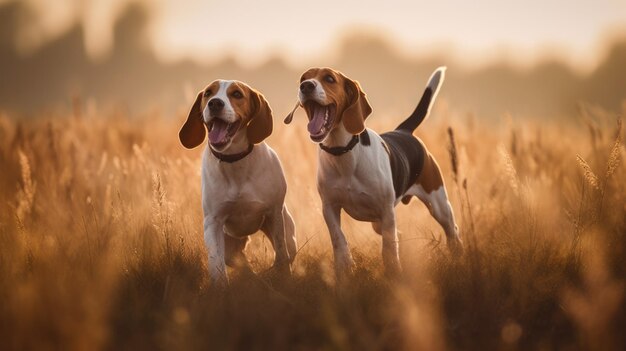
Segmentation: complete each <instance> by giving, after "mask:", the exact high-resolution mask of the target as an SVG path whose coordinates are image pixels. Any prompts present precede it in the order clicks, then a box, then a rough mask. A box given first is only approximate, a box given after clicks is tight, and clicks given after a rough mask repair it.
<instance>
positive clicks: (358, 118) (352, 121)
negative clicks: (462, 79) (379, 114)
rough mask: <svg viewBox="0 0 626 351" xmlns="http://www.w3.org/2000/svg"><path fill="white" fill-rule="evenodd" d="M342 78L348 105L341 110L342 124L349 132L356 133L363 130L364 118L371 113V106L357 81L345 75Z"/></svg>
mask: <svg viewBox="0 0 626 351" xmlns="http://www.w3.org/2000/svg"><path fill="white" fill-rule="evenodd" d="M344 79H345V83H344V84H345V86H344V89H345V91H346V95H347V97H348V106H347V107H346V109H345V110H344V111H343V117H342V118H343V120H342V121H343V126H344V127H345V128H346V130H347V131H348V132H349V133H351V134H354V135H357V134H360V133H361V132H363V131H364V130H365V119H366V118H367V116H369V115H370V114H371V113H372V107H371V106H370V103H369V101H367V97H366V96H365V93H364V92H363V90H362V89H361V86H360V85H359V82H357V81H354V80H351V79H349V78H347V77H344Z"/></svg>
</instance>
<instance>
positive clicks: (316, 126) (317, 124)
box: [307, 106, 327, 135]
mask: <svg viewBox="0 0 626 351" xmlns="http://www.w3.org/2000/svg"><path fill="white" fill-rule="evenodd" d="M326 108H327V107H326V106H315V107H314V108H313V118H311V121H309V124H308V126H307V128H308V129H309V133H310V134H312V135H317V134H319V133H320V131H321V130H322V127H323V126H324V116H325V115H326Z"/></svg>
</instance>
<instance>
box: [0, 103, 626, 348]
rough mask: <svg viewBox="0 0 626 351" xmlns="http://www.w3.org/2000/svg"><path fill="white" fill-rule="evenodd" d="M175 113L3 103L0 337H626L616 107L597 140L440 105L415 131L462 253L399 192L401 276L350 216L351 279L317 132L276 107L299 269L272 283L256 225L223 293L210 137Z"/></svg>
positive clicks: (210, 341) (421, 342) (247, 341)
mask: <svg viewBox="0 0 626 351" xmlns="http://www.w3.org/2000/svg"><path fill="white" fill-rule="evenodd" d="M179 117H180V118H179V119H180V120H182V115H181V116H179ZM588 118H592V117H588ZM277 119H278V118H277ZM392 119H393V118H391V117H389V118H388V120H387V121H386V122H385V121H383V119H382V118H381V117H374V118H372V119H371V121H370V126H371V127H373V129H375V130H386V129H388V128H390V127H392V126H393V125H395V124H396V122H397V121H396V120H393V121H391V120H392ZM179 122H180V121H179V120H178V119H175V118H171V119H167V118H161V117H159V116H155V115H150V116H127V115H126V114H125V113H122V112H118V113H110V114H105V113H95V112H93V111H91V112H90V111H86V112H85V111H82V109H81V110H79V112H75V113H74V114H73V115H69V116H67V115H54V114H53V113H50V114H49V115H46V116H44V117H40V118H37V119H31V120H17V119H14V118H12V117H11V116H1V117H0V170H1V171H0V199H2V201H1V202H0V348H1V349H3V350H10V349H64V350H72V349H81V350H82V349H212V350H213V349H215V350H220V349H244V350H254V349H262V350H267V349H276V350H279V349H294V350H310V349H329V350H330V349H337V350H344V349H354V350H381V349H404V350H469V349H475V350H485V349H500V350H529V349H594V350H597V349H607V350H608V349H623V348H624V347H626V337H625V335H626V334H624V333H623V330H624V328H625V327H626V307H625V306H626V304H625V302H624V298H625V296H624V294H625V292H624V279H625V278H626V259H625V258H624V257H625V254H626V252H625V249H626V244H625V242H626V240H625V239H626V238H625V233H626V201H625V200H626V185H625V183H624V179H626V171H625V170H624V165H623V159H624V156H625V150H624V146H623V144H622V143H621V140H622V139H621V136H622V135H623V131H622V130H621V129H619V128H616V127H615V125H614V119H611V118H604V117H603V118H599V117H598V118H597V119H596V120H595V121H594V127H593V128H594V129H593V133H591V137H590V134H589V130H588V128H587V127H586V125H585V123H584V121H583V120H582V119H580V118H572V119H571V120H570V121H567V123H565V122H564V121H560V122H558V121H553V122H549V121H542V122H523V121H511V122H509V124H508V125H507V124H506V123H499V124H494V123H493V122H486V121H481V120H480V119H476V118H463V117H456V116H453V115H444V116H443V117H442V116H439V117H437V118H432V119H431V120H429V121H427V122H426V123H425V124H424V125H423V126H421V127H420V128H419V130H418V132H417V134H418V135H419V136H420V137H421V138H422V139H423V140H424V141H425V143H426V144H427V145H428V147H429V148H430V150H431V152H432V153H433V154H434V155H435V156H436V158H437V159H438V160H439V163H440V165H441V166H442V168H443V172H444V174H445V176H446V178H447V179H446V180H447V184H448V188H449V189H448V192H449V194H450V196H451V202H452V204H453V206H454V208H455V212H456V214H457V219H458V222H459V225H460V227H461V233H462V235H463V239H464V241H465V245H466V250H465V255H464V256H463V257H462V258H460V259H452V258H451V257H450V256H449V254H448V252H447V250H446V249H445V245H442V235H443V232H442V230H441V228H440V227H439V226H438V225H437V224H436V222H435V221H434V220H433V219H432V218H431V217H430V216H429V215H428V214H427V210H426V208H425V207H424V205H422V204H421V203H419V202H418V201H416V200H414V201H413V202H411V203H410V204H409V205H408V206H404V205H400V206H399V207H398V222H399V224H398V228H399V232H400V240H401V259H402V261H403V262H402V264H403V267H404V274H403V276H402V277H401V278H400V279H399V280H398V281H388V280H387V279H386V278H385V277H384V275H383V274H382V271H383V270H382V265H381V259H380V257H379V252H380V250H379V246H380V245H381V239H380V237H379V236H377V235H376V234H374V233H373V231H372V230H371V228H370V227H369V225H366V224H363V223H357V222H354V221H352V220H350V219H348V218H347V217H344V218H345V220H344V222H345V224H344V228H345V231H346V233H347V236H348V240H349V243H350V245H351V249H352V251H353V253H354V256H355V259H356V262H357V269H356V273H355V275H354V277H353V278H351V281H350V282H349V284H348V286H347V287H346V288H339V287H337V286H335V282H334V276H333V270H332V254H331V245H330V241H329V238H328V234H327V232H326V229H325V225H324V224H323V220H322V216H321V211H320V201H319V198H318V196H317V193H316V190H315V173H316V167H317V166H316V152H317V150H316V147H315V146H314V145H312V144H311V143H310V142H308V141H307V138H306V136H305V135H304V133H303V132H304V126H303V125H302V123H303V122H302V121H297V122H296V123H295V124H296V125H295V127H290V128H287V127H285V126H282V125H278V123H277V125H276V131H275V133H274V135H273V136H272V137H271V138H270V139H269V141H268V142H269V144H270V145H271V146H272V147H274V148H275V149H276V151H277V153H278V154H279V156H280V157H281V160H282V163H283V166H284V168H285V172H286V176H287V179H288V183H289V190H288V195H287V203H288V206H289V208H290V210H291V212H292V213H293V215H294V218H295V221H296V225H297V233H298V241H299V243H300V251H299V254H298V257H297V259H296V261H295V264H294V275H293V278H292V279H290V280H288V281H284V282H282V281H281V282H279V281H276V280H275V278H274V277H273V276H272V274H271V272H268V270H267V269H268V268H269V266H270V264H271V260H272V255H273V254H272V251H271V249H270V245H269V243H268V242H267V241H266V240H265V239H264V237H263V236H262V235H255V236H254V237H253V240H252V242H251V244H250V246H249V247H248V250H247V254H248V257H249V259H250V261H251V263H252V267H253V268H254V269H255V270H256V272H257V274H256V275H251V274H249V273H245V272H237V271H234V272H232V274H231V277H232V284H231V286H230V287H229V289H228V290H227V291H226V292H220V291H214V290H212V289H211V287H210V286H208V283H207V270H206V264H207V260H206V257H205V256H206V255H205V249H204V247H203V242H202V233H201V230H202V225H201V219H202V214H201V207H200V177H199V170H200V150H194V151H186V150H184V149H183V148H182V147H181V146H179V144H178V140H177V131H178V127H179ZM449 127H450V128H449ZM450 156H452V160H451V158H450ZM451 161H452V162H451Z"/></svg>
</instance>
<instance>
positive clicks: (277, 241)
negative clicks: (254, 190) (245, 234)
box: [266, 205, 291, 274]
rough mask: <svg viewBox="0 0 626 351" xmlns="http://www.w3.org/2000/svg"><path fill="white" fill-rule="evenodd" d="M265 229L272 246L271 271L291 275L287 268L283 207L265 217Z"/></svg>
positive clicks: (288, 267)
mask: <svg viewBox="0 0 626 351" xmlns="http://www.w3.org/2000/svg"><path fill="white" fill-rule="evenodd" d="M266 221H267V227H268V229H269V232H270V234H271V237H272V243H273V244H274V251H275V256H274V265H273V269H275V270H276V271H278V272H280V273H281V274H291V269H290V266H289V262H290V259H289V252H288V250H287V243H286V241H285V221H284V218H283V206H282V205H281V206H280V207H277V208H275V209H274V210H272V213H271V214H270V215H269V216H268V217H267V219H266Z"/></svg>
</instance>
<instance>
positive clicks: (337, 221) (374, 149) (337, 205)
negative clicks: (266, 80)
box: [285, 67, 463, 276]
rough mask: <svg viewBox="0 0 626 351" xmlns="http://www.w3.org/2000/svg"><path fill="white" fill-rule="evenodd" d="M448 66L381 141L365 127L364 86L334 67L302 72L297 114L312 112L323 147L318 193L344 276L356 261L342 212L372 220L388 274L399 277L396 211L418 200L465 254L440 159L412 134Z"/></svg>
mask: <svg viewBox="0 0 626 351" xmlns="http://www.w3.org/2000/svg"><path fill="white" fill-rule="evenodd" d="M444 72H445V67H441V68H438V69H437V70H436V71H435V72H434V73H433V74H432V76H431V77H430V80H429V82H428V85H427V86H426V90H425V91H424V94H423V96H422V98H421V100H420V101H419V103H418V105H417V108H416V109H415V111H413V113H412V114H411V115H410V116H409V117H408V118H407V119H406V120H404V121H403V122H402V123H401V124H400V125H399V126H398V127H397V128H396V129H395V130H393V131H390V132H387V133H384V134H381V135H378V134H377V133H375V132H374V131H373V130H371V129H366V128H365V119H366V118H367V117H368V116H369V115H370V113H371V112H372V108H371V106H370V104H369V102H368V100H367V97H366V95H365V93H364V92H363V90H362V89H361V86H360V85H359V83H358V82H357V81H354V80H352V79H350V78H348V77H346V76H345V75H343V74H342V73H340V72H338V71H336V70H333V69H330V68H311V69H309V70H308V71H306V72H304V74H302V77H301V78H300V87H299V92H298V103H297V104H296V106H295V107H294V110H293V111H292V112H291V113H290V114H289V115H288V116H287V117H286V118H285V123H287V124H288V123H290V122H291V120H292V118H293V114H294V112H295V110H296V109H297V108H298V107H299V106H301V107H303V108H304V110H305V111H306V114H307V117H308V119H309V122H308V126H307V129H308V132H309V135H310V138H311V140H312V141H313V142H315V143H318V144H319V146H320V151H319V167H318V173H317V189H318V192H319V194H320V197H321V199H322V211H323V215H324V220H325V222H326V225H327V226H328V230H329V232H330V237H331V241H332V244H333V251H334V257H335V270H336V272H337V274H338V275H339V276H341V275H343V274H345V273H347V272H349V271H351V269H352V266H353V260H352V257H351V254H350V250H349V248H348V243H347V241H346V237H345V235H344V233H343V231H342V229H341V217H340V212H341V210H342V209H343V210H344V211H345V212H346V213H348V215H350V216H351V217H352V218H354V219H356V220H359V221H366V222H372V227H373V229H374V231H375V232H376V233H378V234H380V235H382V241H383V245H382V257H383V262H384V265H385V270H386V271H387V273H389V274H391V275H394V274H395V273H398V272H399V271H400V269H401V268H400V260H399V255H398V234H397V231H396V214H395V210H394V209H395V206H396V205H397V204H398V203H399V202H400V201H402V202H403V203H404V204H408V203H409V201H410V200H411V198H412V197H413V196H417V198H419V199H420V200H421V201H422V202H424V204H426V206H427V207H428V209H429V210H430V213H431V215H432V216H433V217H434V218H435V219H436V220H437V222H439V224H440V225H441V226H442V227H443V230H444V232H445V234H446V237H447V243H448V247H449V249H450V250H451V251H453V252H455V253H460V252H461V251H462V247H463V246H462V242H461V239H460V236H459V230H458V227H457V225H456V222H455V219H454V213H453V212H452V206H451V205H450V202H449V201H448V195H447V193H446V188H445V185H444V181H443V177H442V176H441V171H440V169H439V166H438V165H437V162H436V161H435V158H434V157H433V156H432V155H431V154H430V153H429V152H428V150H427V149H426V146H425V145H424V143H423V142H422V141H421V140H420V139H418V138H416V137H415V136H413V131H414V130H415V129H416V128H417V127H418V126H419V125H420V123H422V121H424V119H425V118H426V117H427V116H428V113H429V110H430V106H431V104H432V102H433V101H434V99H435V97H436V95H437V92H438V90H439V85H440V84H441V82H442V81H443V78H444Z"/></svg>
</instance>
